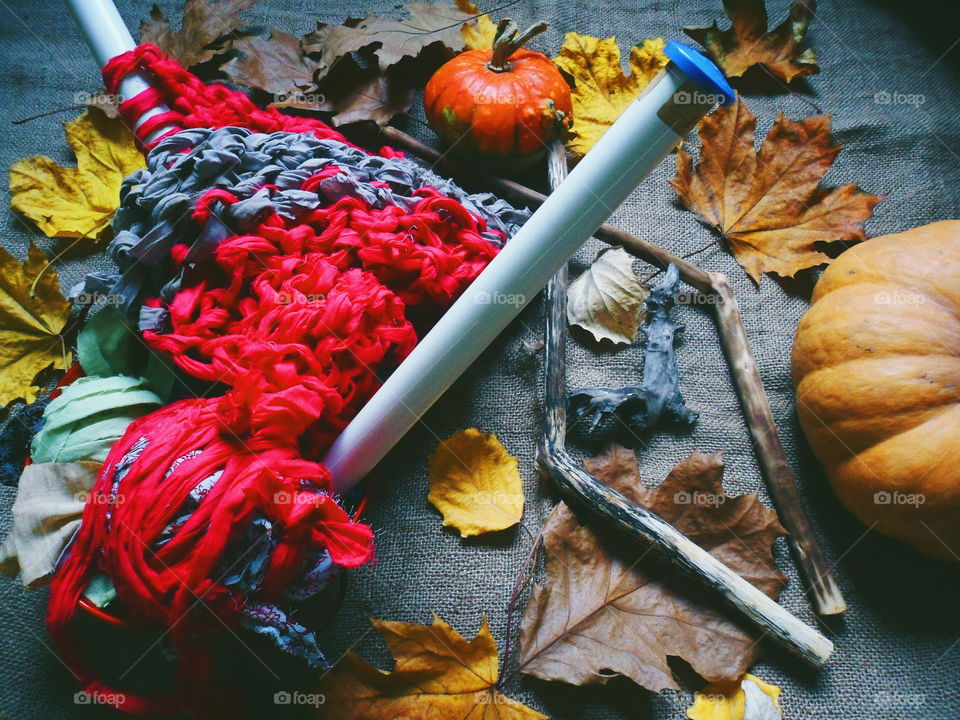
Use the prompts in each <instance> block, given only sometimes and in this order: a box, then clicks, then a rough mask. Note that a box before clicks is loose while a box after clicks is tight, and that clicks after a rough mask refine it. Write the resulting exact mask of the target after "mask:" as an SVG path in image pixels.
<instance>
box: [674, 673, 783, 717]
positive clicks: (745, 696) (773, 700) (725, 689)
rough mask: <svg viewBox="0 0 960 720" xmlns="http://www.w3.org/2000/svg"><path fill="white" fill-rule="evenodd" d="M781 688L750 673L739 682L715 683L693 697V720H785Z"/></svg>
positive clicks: (688, 713)
mask: <svg viewBox="0 0 960 720" xmlns="http://www.w3.org/2000/svg"><path fill="white" fill-rule="evenodd" d="M779 698H780V688H778V687H777V686H776V685H771V684H770V683H766V682H764V681H763V680H761V679H760V678H758V677H756V676H755V675H751V674H750V673H747V674H746V675H744V676H743V679H742V680H741V681H739V682H736V681H735V682H732V683H713V684H712V685H707V687H705V688H703V690H700V691H699V692H697V693H695V694H694V696H693V705H691V706H690V707H689V708H687V717H688V718H690V720H783V714H782V713H781V712H780V700H779Z"/></svg>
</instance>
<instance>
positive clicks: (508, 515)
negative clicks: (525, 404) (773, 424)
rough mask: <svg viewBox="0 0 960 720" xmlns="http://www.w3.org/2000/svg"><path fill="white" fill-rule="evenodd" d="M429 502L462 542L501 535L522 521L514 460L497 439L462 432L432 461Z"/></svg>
mask: <svg viewBox="0 0 960 720" xmlns="http://www.w3.org/2000/svg"><path fill="white" fill-rule="evenodd" d="M429 475H430V494H429V495H428V496H427V500H429V501H430V503H431V504H432V505H433V506H434V507H435V508H437V510H439V511H440V512H441V514H442V515H443V524H444V525H446V526H453V527H455V528H456V529H457V530H459V531H460V535H461V536H462V537H470V536H472V535H480V534H482V533H488V532H494V531H496V530H504V529H506V528H508V527H512V526H513V525H516V524H517V523H518V522H520V518H522V517H523V500H524V497H523V482H522V480H521V478H520V471H519V469H518V468H517V459H516V458H515V457H513V456H512V455H510V453H508V452H507V450H506V448H504V447H503V445H501V444H500V441H499V440H498V439H497V436H496V435H493V434H488V433H482V432H480V431H479V430H477V429H475V428H470V429H468V430H461V431H460V432H458V433H457V434H456V435H454V436H453V437H451V438H450V439H448V440H445V441H444V442H443V443H441V444H440V447H438V448H437V450H436V452H434V453H433V455H431V456H430V471H429Z"/></svg>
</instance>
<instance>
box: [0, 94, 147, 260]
mask: <svg viewBox="0 0 960 720" xmlns="http://www.w3.org/2000/svg"><path fill="white" fill-rule="evenodd" d="M64 132H65V133H66V136H67V144H68V145H69V146H70V149H71V150H73V154H74V155H76V157H77V167H76V168H65V167H61V166H60V165H57V164H56V163H55V162H54V161H53V160H51V159H50V158H49V157H47V156H46V155H38V156H36V157H32V158H27V159H25V160H20V161H18V162H16V163H14V164H13V165H12V166H11V167H10V206H11V207H12V208H13V209H14V210H16V211H17V212H20V213H22V214H23V215H25V216H26V217H28V218H29V219H30V220H32V221H33V222H34V223H36V225H37V227H39V228H40V229H41V230H42V231H43V232H44V234H46V235H48V236H49V237H60V238H84V239H85V241H84V242H82V243H80V244H79V246H78V247H79V248H80V249H81V250H92V249H95V246H96V240H98V239H99V238H100V237H101V235H102V234H103V233H104V231H105V230H107V228H108V227H109V226H110V221H111V220H112V219H113V214H114V212H115V211H116V209H117V206H118V205H119V204H120V184H121V183H122V182H123V179H124V178H125V177H126V176H127V175H129V174H130V173H132V172H134V171H135V170H140V169H141V168H144V167H146V163H145V162H144V160H143V155H141V154H140V151H139V150H137V148H136V147H135V146H134V144H133V135H132V134H131V133H130V131H129V130H127V128H126V127H124V125H123V123H122V122H121V121H120V120H118V119H112V120H111V119H110V118H108V117H107V116H106V115H104V114H103V113H102V112H100V111H99V110H94V109H92V108H91V109H89V110H87V111H86V112H85V113H84V114H83V115H81V116H80V117H79V118H76V119H75V120H71V121H70V122H68V123H65V124H64Z"/></svg>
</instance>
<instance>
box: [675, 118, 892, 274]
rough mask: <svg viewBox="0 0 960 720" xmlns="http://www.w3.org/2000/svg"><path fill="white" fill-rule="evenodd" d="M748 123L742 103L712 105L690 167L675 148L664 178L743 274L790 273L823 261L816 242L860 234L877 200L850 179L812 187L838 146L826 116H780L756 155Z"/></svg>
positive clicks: (752, 124) (824, 256) (686, 155)
mask: <svg viewBox="0 0 960 720" xmlns="http://www.w3.org/2000/svg"><path fill="white" fill-rule="evenodd" d="M755 128H756V117H755V116H754V114H753V113H752V112H750V110H748V109H747V106H746V105H744V104H743V101H742V100H740V99H737V101H736V102H735V103H733V104H732V105H731V106H730V107H728V108H719V109H717V111H716V112H714V113H712V114H711V115H708V116H707V117H705V118H704V119H703V120H702V121H701V123H700V141H701V146H700V158H699V161H698V163H697V166H696V168H694V166H693V159H692V158H691V156H690V154H689V153H688V152H687V151H686V150H684V149H682V148H681V149H680V150H679V151H678V152H677V175H676V177H675V178H674V179H673V180H671V181H670V184H671V185H673V187H674V189H675V190H676V191H677V194H678V195H679V196H680V200H681V201H682V202H683V204H684V205H685V206H686V207H687V208H688V209H689V210H692V211H693V212H694V213H696V215H697V217H698V218H700V220H701V221H702V222H704V223H705V224H707V225H709V226H710V227H712V228H714V229H716V230H717V231H718V232H719V233H720V234H722V235H723V237H724V238H726V240H727V242H728V243H729V244H730V250H731V251H732V252H733V255H734V257H735V258H736V259H737V262H738V263H740V265H741V266H742V267H743V269H744V270H746V271H747V273H748V274H749V275H750V277H752V278H753V279H754V280H756V281H757V282H759V281H760V276H761V275H762V274H763V273H765V272H772V273H776V274H777V275H782V276H784V277H793V275H795V274H796V273H797V272H798V271H799V270H802V269H804V268H808V267H814V266H816V265H821V264H823V263H828V262H830V260H831V258H830V256H829V255H827V254H826V253H824V252H822V251H821V250H819V249H817V247H816V244H817V243H827V244H829V243H835V242H841V241H845V242H857V241H860V240H864V239H866V233H865V232H864V230H863V224H864V222H866V220H867V218H869V217H870V215H871V214H872V213H873V207H874V205H876V204H877V203H878V202H880V200H882V197H880V196H878V195H868V194H867V193H865V192H863V191H862V190H860V189H859V188H858V187H857V186H856V185H854V184H853V183H851V184H849V185H843V186H841V187H837V188H825V187H822V186H821V185H820V182H821V179H822V178H823V176H824V175H825V174H826V172H827V170H829V169H830V166H831V165H832V164H833V161H834V160H835V159H836V157H837V155H838V154H839V153H840V150H842V147H841V146H840V145H838V144H837V143H836V142H834V139H833V136H832V135H831V134H830V116H829V115H817V116H814V117H808V118H804V119H803V120H800V121H797V122H795V121H793V120H787V119H786V118H785V117H784V116H783V115H782V114H780V115H779V116H778V117H777V121H776V122H775V123H774V125H773V128H771V130H770V132H769V133H767V137H766V138H765V139H764V141H763V144H762V145H761V146H760V152H759V153H757V151H756V149H755V148H754V129H755Z"/></svg>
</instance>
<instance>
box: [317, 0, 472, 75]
mask: <svg viewBox="0 0 960 720" xmlns="http://www.w3.org/2000/svg"><path fill="white" fill-rule="evenodd" d="M403 8H404V9H405V10H406V14H407V18H406V19H404V20H394V19H393V18H388V17H382V16H380V15H372V14H371V15H367V17H366V18H364V19H363V20H356V21H348V22H347V23H346V24H344V25H322V26H320V27H318V28H317V29H316V30H315V31H314V32H312V33H310V34H309V35H307V36H306V37H305V38H304V50H306V51H307V52H309V53H320V54H321V55H322V57H323V58H324V60H326V62H327V63H328V64H329V63H332V62H333V61H334V60H336V59H337V58H339V57H342V56H344V55H346V54H347V53H351V52H356V51H357V50H360V49H362V48H365V47H368V46H370V45H374V44H378V45H379V46H380V47H379V48H377V50H376V51H375V52H374V54H375V55H376V56H377V60H378V62H379V64H380V69H381V70H386V69H387V68H389V67H390V66H391V65H395V64H397V63H398V62H400V60H402V59H403V58H405V57H416V56H417V55H419V54H420V51H421V50H423V49H424V48H425V47H427V46H428V45H432V44H433V43H436V42H439V43H443V44H444V45H445V46H447V47H448V48H449V49H451V50H454V51H457V50H462V49H463V46H464V42H465V41H464V38H463V36H462V35H461V34H460V29H461V27H462V26H463V24H464V23H465V22H467V21H469V20H471V16H470V15H468V14H467V13H465V12H463V11H462V10H459V9H457V8H455V7H452V6H450V5H448V4H446V3H442V2H439V3H426V2H411V3H407V4H406V5H403Z"/></svg>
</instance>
